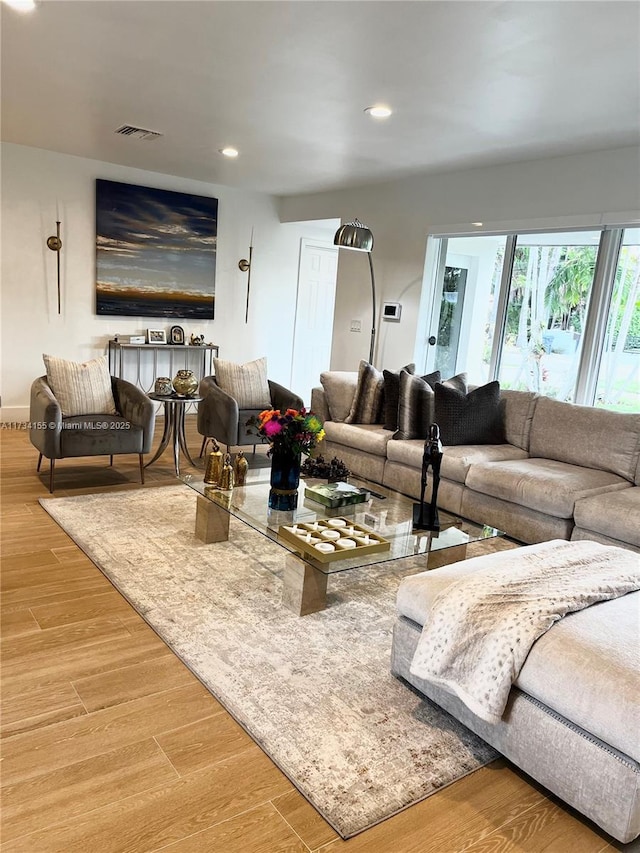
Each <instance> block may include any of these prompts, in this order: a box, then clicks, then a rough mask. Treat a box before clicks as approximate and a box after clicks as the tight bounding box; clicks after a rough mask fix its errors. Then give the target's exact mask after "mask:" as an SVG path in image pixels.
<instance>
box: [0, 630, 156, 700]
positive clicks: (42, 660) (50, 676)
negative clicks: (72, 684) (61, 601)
mask: <svg viewBox="0 0 640 853" xmlns="http://www.w3.org/2000/svg"><path fill="white" fill-rule="evenodd" d="M122 627H125V626H124V625H123V626H122ZM166 652H167V646H166V645H165V643H163V641H162V640H160V639H159V638H158V637H157V636H156V635H155V634H153V633H145V634H142V633H138V634H136V635H135V637H133V635H132V634H130V633H129V632H128V631H126V630H125V634H124V635H122V636H120V635H118V636H117V637H115V638H112V639H109V640H105V641H103V642H100V643H92V644H91V645H88V646H74V647H72V648H69V649H67V651H66V654H65V655H64V656H60V657H59V659H56V656H55V655H46V656H41V657H38V658H34V659H33V660H32V661H30V666H25V662H24V660H23V659H18V660H17V661H16V662H11V663H8V664H6V665H5V666H4V667H3V678H4V679H5V683H7V684H9V685H10V686H11V687H12V688H19V687H21V686H24V687H25V688H33V687H36V686H37V685H38V684H45V683H47V682H49V681H60V680H62V679H64V680H67V681H74V680H76V679H79V678H86V677H88V676H90V675H97V674H98V673H101V672H109V671H110V670H113V669H116V668H118V667H121V666H128V665H131V664H135V663H140V662H141V661H144V660H151V659H152V658H157V657H161V656H162V655H164V654H166Z"/></svg>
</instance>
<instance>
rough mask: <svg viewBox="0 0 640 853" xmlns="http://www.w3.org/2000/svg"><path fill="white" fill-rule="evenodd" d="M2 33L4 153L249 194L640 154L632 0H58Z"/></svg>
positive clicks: (8, 21)
mask: <svg viewBox="0 0 640 853" xmlns="http://www.w3.org/2000/svg"><path fill="white" fill-rule="evenodd" d="M1 27H2V77H1V87H2V139H3V140H5V141H9V142H15V143H20V144H24V145H31V146H35V147H38V148H47V149H51V150H53V151H59V152H64V153H67V154H75V155H79V156H82V157H91V158H95V159H98V160H103V161H107V162H113V163H119V164H123V165H127V166H134V167H139V168H144V169H150V170H153V171H157V172H162V173H165V174H173V175H180V176H183V177H188V178H196V179H199V180H203V181H209V182H213V183H219V184H227V185H231V186H237V187H242V188H245V189H255V190H260V191H264V192H270V193H276V194H281V195H287V194H293V193H299V192H308V191H314V190H323V189H330V188H336V187H341V186H349V185H356V184H363V183H369V182H373V181H380V180H384V179H387V178H391V177H394V176H400V175H406V174H410V173H413V172H426V171H450V170H453V169H458V168H465V167H471V166H476V165H486V164H493V163H500V162H506V161H516V160H528V159H535V158H539V157H546V156H552V155H558V154H564V153H570V152H574V151H588V150H597V149H602V148H613V147H619V146H620V147H621V146H625V145H631V144H636V143H637V142H638V135H639V115H640V106H639V105H640V94H639V90H640V74H639V65H638V63H639V57H640V4H638V3H637V2H616V0H603V2H600V0H587V1H586V2H562V0H556V2H521V0H507V2H484V0H472V2H453V0H449V2H435V0H422V2H405V0H391V2H384V0H382V1H381V2H368V0H355V2H353V0H348V2H345V0H337V2H324V0H312V2H280V0H275V2H268V0H261V2H240V0H236V2H217V1H216V0H199V2H193V0H98V1H97V2H96V0H44V2H41V3H40V4H39V5H38V7H37V9H36V11H35V12H33V13H31V14H29V15H25V14H19V13H17V12H15V11H13V10H11V9H8V8H6V7H3V8H2V18H1ZM380 101H382V102H387V103H388V104H390V105H391V106H392V107H393V109H394V114H393V116H392V117H391V118H390V119H389V120H387V121H386V122H380V121H375V120H373V119H371V118H369V117H368V116H366V115H364V113H363V110H364V108H365V107H367V106H369V105H370V104H372V103H375V102H380ZM122 124H134V125H137V126H141V127H143V128H147V129H151V130H157V131H161V132H162V133H163V134H164V137H163V138H162V139H158V140H155V141H152V142H145V141H139V140H134V139H127V138H124V137H120V136H117V135H115V134H114V130H115V129H116V128H117V127H119V126H120V125H122ZM225 145H234V146H235V147H237V148H238V149H239V150H240V152H241V153H240V157H238V158H237V160H234V161H229V160H226V159H225V158H223V157H221V156H220V155H219V154H218V153H217V151H218V149H219V148H222V147H223V146H225Z"/></svg>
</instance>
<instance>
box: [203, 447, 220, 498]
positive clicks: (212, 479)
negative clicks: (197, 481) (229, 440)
mask: <svg viewBox="0 0 640 853" xmlns="http://www.w3.org/2000/svg"><path fill="white" fill-rule="evenodd" d="M221 478H222V451H221V450H220V447H219V446H218V443H217V442H216V440H215V439H214V440H213V450H212V452H211V453H210V454H209V458H208V460H207V470H206V471H205V474H204V482H205V483H209V484H210V485H212V486H217V487H219V486H220V480H221Z"/></svg>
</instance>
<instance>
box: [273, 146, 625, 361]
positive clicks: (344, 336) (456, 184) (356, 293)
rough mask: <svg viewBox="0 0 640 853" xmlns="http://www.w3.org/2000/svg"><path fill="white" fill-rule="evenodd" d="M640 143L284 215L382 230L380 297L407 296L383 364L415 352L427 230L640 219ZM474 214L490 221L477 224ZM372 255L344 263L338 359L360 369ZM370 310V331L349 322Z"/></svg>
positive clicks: (388, 332) (384, 329)
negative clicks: (353, 221) (355, 221)
mask: <svg viewBox="0 0 640 853" xmlns="http://www.w3.org/2000/svg"><path fill="white" fill-rule="evenodd" d="M639 167H640V149H638V148H622V149H615V150H610V151H599V152H595V153H590V154H575V155H570V156H566V157H554V158H549V159H547V160H536V161H529V162H525V163H511V164H508V165H504V166H492V167H486V168H481V169H471V170H466V171H460V172H453V173H449V174H438V175H423V176H412V177H408V178H404V179H401V180H396V181H390V182H386V183H380V184H377V185H369V186H366V187H357V188H353V189H348V190H341V191H335V192H327V193H316V194H311V195H300V196H290V197H286V198H282V199H280V214H281V218H282V220H283V221H287V222H294V221H299V220H305V219H326V218H329V217H340V218H341V219H342V220H343V221H348V220H350V219H353V218H354V217H356V216H357V217H358V218H359V219H360V220H361V221H363V222H365V223H366V224H367V225H368V226H369V227H370V228H371V230H372V231H373V234H374V237H375V245H374V249H373V260H374V265H375V273H376V283H377V286H378V292H379V299H378V304H379V305H380V304H381V303H382V302H383V301H389V302H401V303H402V306H403V310H402V319H401V322H400V323H384V322H383V323H380V324H379V329H380V332H379V339H378V345H377V357H376V364H377V365H378V367H380V366H384V367H388V368H397V367H399V366H401V365H402V364H406V363H407V362H409V361H412V359H413V354H414V342H415V338H416V331H417V315H418V308H419V303H420V294H421V290H422V279H423V270H424V259H425V249H426V240H427V235H429V234H439V233H453V232H458V233H463V232H475V233H483V232H484V231H496V232H504V231H508V230H512V231H513V230H518V229H534V228H540V229H544V228H554V227H566V228H571V227H583V226H584V227H587V226H593V225H598V224H601V223H603V224H606V223H616V224H619V223H630V222H637V221H638V219H640V192H639V184H638V175H639V174H640V171H639ZM472 222H483V223H484V227H483V228H475V227H474V226H472V225H471V223H472ZM370 293H371V290H370V279H369V268H368V264H367V260H366V256H364V255H361V254H360V253H356V252H346V251H343V252H341V254H340V259H339V263H338V288H337V299H336V319H335V325H334V339H333V340H334V343H333V350H332V359H331V366H332V368H333V369H336V370H352V369H355V368H356V367H357V364H358V360H359V359H360V358H366V357H367V354H368V350H369V335H368V330H369V328H370V315H371V296H370ZM351 319H361V320H362V328H363V332H362V333H361V334H358V333H352V332H349V324H350V321H351Z"/></svg>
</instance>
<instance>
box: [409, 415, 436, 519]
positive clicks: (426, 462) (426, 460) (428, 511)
mask: <svg viewBox="0 0 640 853" xmlns="http://www.w3.org/2000/svg"><path fill="white" fill-rule="evenodd" d="M441 464H442V442H441V441H440V427H439V426H438V424H431V425H430V426H429V434H428V437H427V440H426V441H425V443H424V452H423V454H422V475H421V478H420V503H419V504H414V505H413V528H414V530H434V531H439V530H440V519H439V518H438V487H439V486H440V465H441ZM430 465H431V467H432V469H433V483H432V486H431V503H430V504H429V505H428V506H426V507H425V503H424V493H425V490H426V488H427V470H428V468H429V466H430Z"/></svg>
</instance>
